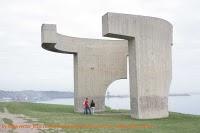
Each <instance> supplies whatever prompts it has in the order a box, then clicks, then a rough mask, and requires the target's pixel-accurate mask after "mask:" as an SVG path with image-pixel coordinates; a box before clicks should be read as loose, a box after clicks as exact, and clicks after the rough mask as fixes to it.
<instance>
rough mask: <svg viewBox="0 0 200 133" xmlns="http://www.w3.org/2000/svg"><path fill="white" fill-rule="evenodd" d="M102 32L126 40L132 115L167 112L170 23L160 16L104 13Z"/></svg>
mask: <svg viewBox="0 0 200 133" xmlns="http://www.w3.org/2000/svg"><path fill="white" fill-rule="evenodd" d="M102 30H103V35H104V36H107V37H114V38H121V39H126V40H128V49H129V50H128V52H129V75H130V97H131V99H130V104H131V116H132V117H133V118H137V119H151V118H162V117H167V116H168V92H169V87H170V82H171V78H172V61H171V58H172V57H171V44H172V25H171V24H170V23H169V22H167V21H165V20H163V19H159V18H153V17H146V16H136V15H128V14H118V13H107V14H105V15H104V16H103V29H102Z"/></svg>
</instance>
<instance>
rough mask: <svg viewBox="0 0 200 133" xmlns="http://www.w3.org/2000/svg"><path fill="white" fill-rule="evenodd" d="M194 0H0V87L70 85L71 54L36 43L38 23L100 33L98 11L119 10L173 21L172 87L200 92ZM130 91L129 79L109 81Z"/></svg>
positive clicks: (116, 89)
mask: <svg viewBox="0 0 200 133" xmlns="http://www.w3.org/2000/svg"><path fill="white" fill-rule="evenodd" d="M199 7H200V1H199V0H0V18H1V20H0V41H1V44H0V46H1V47H0V89H2V90H30V89H33V90H58V91H73V86H74V85H73V56H72V55H67V54H58V53H53V52H49V51H46V50H44V49H42V48H41V43H40V42H41V41H40V40H41V37H40V36H41V33H40V32H41V25H42V24H43V23H50V24H51V23H54V24H57V30H58V32H59V33H62V34H66V35H68V36H75V37H87V38H102V33H101V32H102V30H101V26H102V25H101V17H102V15H104V14H105V13H106V12H118V13H127V14H136V15H145V16H154V17H160V18H163V19H166V20H168V21H170V22H171V23H172V24H173V26H174V41H173V44H174V46H173V80H172V84H171V89H170V91H171V92H180V93H181V92H200V37H199V35H200V14H199V13H200V8H199ZM109 91H110V92H111V93H112V94H122V93H123V94H126V93H128V92H129V87H128V81H127V80H121V81H116V82H114V83H113V84H111V85H110V87H109Z"/></svg>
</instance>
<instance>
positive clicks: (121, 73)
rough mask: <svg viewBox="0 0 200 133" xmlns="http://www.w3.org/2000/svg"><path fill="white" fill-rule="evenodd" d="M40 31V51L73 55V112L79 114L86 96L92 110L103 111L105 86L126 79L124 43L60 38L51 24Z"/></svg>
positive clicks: (126, 46) (125, 49)
mask: <svg viewBox="0 0 200 133" xmlns="http://www.w3.org/2000/svg"><path fill="white" fill-rule="evenodd" d="M41 32H42V47H43V48H44V49H47V50H50V51H54V52H60V53H67V54H73V55H74V94H75V96H74V105H75V111H76V112H82V111H83V105H82V103H83V100H84V98H86V97H88V98H89V99H90V100H91V99H94V101H95V103H96V109H95V110H96V111H103V110H104V109H105V106H104V105H105V93H106V89H107V88H108V86H109V85H110V84H111V83H112V82H113V81H115V80H118V79H124V78H127V70H126V69H127V54H128V41H126V40H100V39H85V38H75V37H69V36H64V35H61V34H58V33H57V31H56V25H52V24H43V25H42V31H41Z"/></svg>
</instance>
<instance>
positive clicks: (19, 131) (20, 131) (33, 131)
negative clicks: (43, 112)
mask: <svg viewBox="0 0 200 133" xmlns="http://www.w3.org/2000/svg"><path fill="white" fill-rule="evenodd" d="M5 118H6V119H9V120H11V121H12V124H13V125H32V124H34V122H37V119H34V118H30V117H27V116H24V115H22V114H11V113H9V112H8V110H7V109H6V108H4V113H2V112H0V125H1V127H0V132H1V133H39V132H40V131H41V130H39V129H37V128H3V127H2V125H3V126H5V125H6V124H7V123H5V121H4V120H3V119H5ZM30 122H31V123H30ZM35 124H36V123H35ZM37 124H38V123H37Z"/></svg>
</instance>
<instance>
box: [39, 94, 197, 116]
mask: <svg viewBox="0 0 200 133" xmlns="http://www.w3.org/2000/svg"><path fill="white" fill-rule="evenodd" d="M199 102H200V95H190V96H170V97H169V101H168V105H169V111H172V112H179V113H184V114H195V115H200V104H199ZM38 103H49V104H62V105H74V99H73V98H66V99H54V100H50V101H39V102H38ZM105 104H106V106H109V107H111V108H112V109H130V99H129V97H127V98H119V97H115V98H106V99H105Z"/></svg>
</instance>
